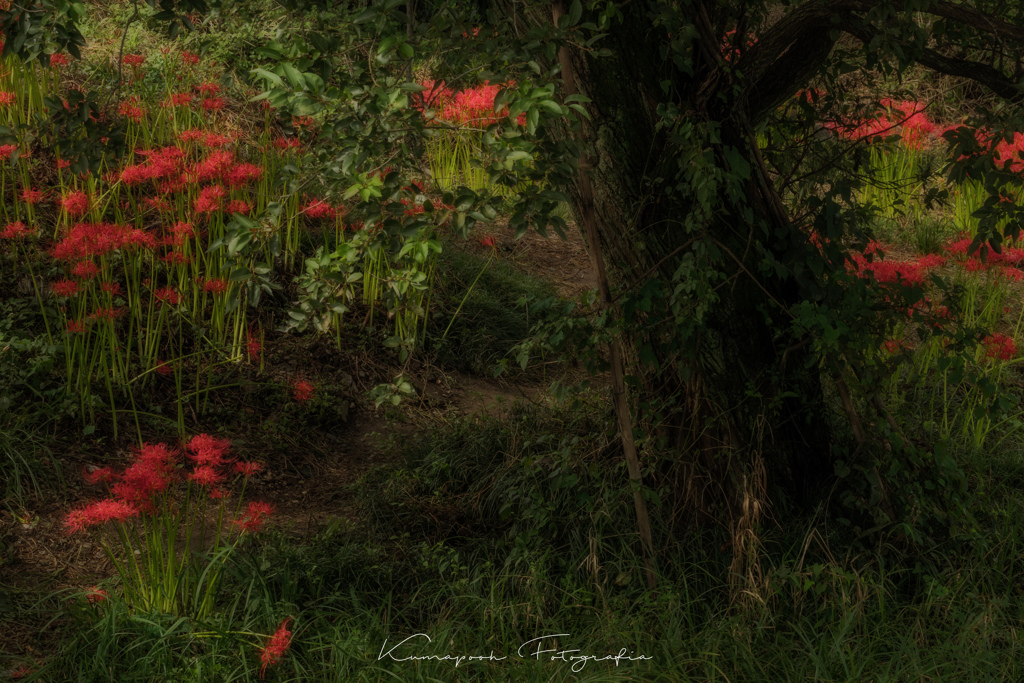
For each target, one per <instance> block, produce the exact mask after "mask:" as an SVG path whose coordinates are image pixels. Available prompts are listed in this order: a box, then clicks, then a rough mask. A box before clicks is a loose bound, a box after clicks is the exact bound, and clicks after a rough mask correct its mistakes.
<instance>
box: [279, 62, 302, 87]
mask: <svg viewBox="0 0 1024 683" xmlns="http://www.w3.org/2000/svg"><path fill="white" fill-rule="evenodd" d="M279 66H280V68H281V69H282V70H283V71H284V75H285V78H287V79H288V82H289V83H291V84H292V87H293V88H295V89H296V90H299V89H300V88H302V87H303V86H305V85H306V79H305V78H303V77H302V73H300V72H299V70H298V69H296V68H295V67H294V66H292V65H291V64H289V63H288V62H284V63H282V64H280V65H279Z"/></svg>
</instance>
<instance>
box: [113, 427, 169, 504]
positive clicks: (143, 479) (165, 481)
mask: <svg viewBox="0 0 1024 683" xmlns="http://www.w3.org/2000/svg"><path fill="white" fill-rule="evenodd" d="M177 457H178V456H177V453H175V452H174V451H172V450H171V449H169V448H168V447H167V446H166V445H165V444H162V443H161V444H143V446H142V447H141V448H139V449H137V450H136V451H135V462H133V463H132V464H131V465H130V466H129V467H128V469H126V470H125V471H124V473H123V474H122V475H121V478H120V481H118V482H117V483H116V484H114V485H113V486H112V487H111V493H113V494H114V497H115V498H117V499H119V500H122V501H124V502H126V503H131V504H133V505H136V506H138V507H139V508H145V509H147V510H151V509H152V506H153V498H154V496H156V495H157V494H160V493H163V492H164V491H166V490H167V487H168V486H169V485H170V483H171V478H172V477H173V476H174V473H175V461H176V460H177Z"/></svg>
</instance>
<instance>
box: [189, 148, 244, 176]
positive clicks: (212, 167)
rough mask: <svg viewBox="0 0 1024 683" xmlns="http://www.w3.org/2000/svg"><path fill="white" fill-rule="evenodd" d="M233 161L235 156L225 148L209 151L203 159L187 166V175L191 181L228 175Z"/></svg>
mask: <svg viewBox="0 0 1024 683" xmlns="http://www.w3.org/2000/svg"><path fill="white" fill-rule="evenodd" d="M234 163H235V157H234V155H233V154H232V153H231V152H228V151H226V150H217V151H215V152H212V153H210V155H209V156H208V157H206V158H205V159H204V160H202V161H201V162H199V163H198V164H195V165H194V166H191V167H189V169H188V177H189V181H191V182H204V181H208V180H219V179H221V178H224V177H225V176H227V175H228V173H229V172H230V171H231V169H232V167H233V166H234Z"/></svg>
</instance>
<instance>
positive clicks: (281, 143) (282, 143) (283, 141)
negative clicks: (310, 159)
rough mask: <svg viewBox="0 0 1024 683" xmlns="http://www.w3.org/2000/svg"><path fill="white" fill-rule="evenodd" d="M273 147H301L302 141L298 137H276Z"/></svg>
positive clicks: (286, 148) (285, 148)
mask: <svg viewBox="0 0 1024 683" xmlns="http://www.w3.org/2000/svg"><path fill="white" fill-rule="evenodd" d="M273 145H274V147H277V148H278V149H283V150H288V149H299V148H301V147H302V141H301V140H299V139H298V138H277V139H275V140H274V142H273Z"/></svg>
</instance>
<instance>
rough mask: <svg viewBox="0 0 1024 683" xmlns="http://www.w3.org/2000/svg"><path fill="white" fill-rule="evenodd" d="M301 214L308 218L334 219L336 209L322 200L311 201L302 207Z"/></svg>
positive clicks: (336, 213) (336, 212)
mask: <svg viewBox="0 0 1024 683" xmlns="http://www.w3.org/2000/svg"><path fill="white" fill-rule="evenodd" d="M302 213H304V214H306V215H307V216H309V217H310V218H334V217H335V216H337V215H338V211H337V209H335V208H334V207H333V206H331V205H330V204H328V203H327V202H325V201H323V200H322V199H311V200H309V202H307V203H306V205H305V206H304V207H302Z"/></svg>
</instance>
